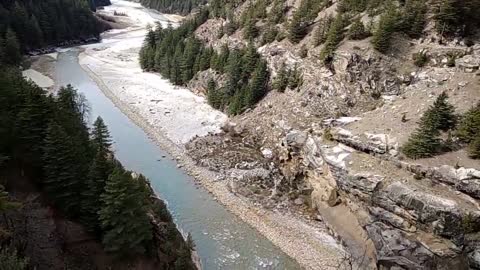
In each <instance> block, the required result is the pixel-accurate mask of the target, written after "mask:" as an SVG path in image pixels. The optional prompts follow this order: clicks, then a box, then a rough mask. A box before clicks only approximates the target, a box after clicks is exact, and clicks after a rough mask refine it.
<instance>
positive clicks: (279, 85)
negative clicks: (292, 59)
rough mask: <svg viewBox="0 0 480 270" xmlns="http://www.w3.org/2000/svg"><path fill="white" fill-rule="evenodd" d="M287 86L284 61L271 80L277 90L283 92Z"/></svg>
mask: <svg viewBox="0 0 480 270" xmlns="http://www.w3.org/2000/svg"><path fill="white" fill-rule="evenodd" d="M287 86H288V73H287V69H286V67H285V63H283V64H282V67H281V68H280V70H279V71H278V74H277V77H275V81H274V82H273V88H274V89H275V90H277V91H278V92H281V93H283V92H285V89H286V88H287Z"/></svg>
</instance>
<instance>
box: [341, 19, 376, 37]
mask: <svg viewBox="0 0 480 270" xmlns="http://www.w3.org/2000/svg"><path fill="white" fill-rule="evenodd" d="M369 34H370V33H368V32H367V30H366V29H365V25H364V24H363V22H362V21H361V20H360V19H356V20H355V21H354V22H353V24H352V25H351V26H350V29H348V34H347V37H348V39H350V40H361V39H364V38H367V37H368V36H369Z"/></svg>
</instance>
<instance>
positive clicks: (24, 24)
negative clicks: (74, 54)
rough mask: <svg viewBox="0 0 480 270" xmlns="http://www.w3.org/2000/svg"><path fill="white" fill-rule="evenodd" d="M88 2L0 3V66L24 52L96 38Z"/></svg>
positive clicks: (15, 60)
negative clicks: (67, 41)
mask: <svg viewBox="0 0 480 270" xmlns="http://www.w3.org/2000/svg"><path fill="white" fill-rule="evenodd" d="M99 33H100V25H99V23H98V21H97V20H96V18H95V17H94V15H93V14H92V12H91V11H90V6H89V1H88V0H44V1H31V0H7V1H2V2H1V3H0V63H2V62H5V63H7V64H18V63H19V62H20V61H21V55H22V53H23V52H25V51H28V50H32V49H37V48H41V47H44V46H47V45H55V44H58V43H60V42H62V41H66V40H72V39H82V38H83V39H86V38H90V37H98V36H99Z"/></svg>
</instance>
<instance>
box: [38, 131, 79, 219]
mask: <svg viewBox="0 0 480 270" xmlns="http://www.w3.org/2000/svg"><path fill="white" fill-rule="evenodd" d="M72 144H73V143H72V138H70V137H69V136H68V135H67V134H66V132H65V131H64V130H63V129H62V127H60V125H58V124H57V123H55V122H51V123H50V124H49V125H48V128H47V134H46V137H45V141H44V154H43V164H44V170H45V180H44V182H45V190H46V191H47V194H48V196H49V198H51V199H52V200H53V201H54V203H55V205H56V206H57V207H58V208H60V209H61V210H62V211H63V212H64V213H65V214H67V215H69V216H71V217H77V216H78V214H79V211H80V209H81V202H82V199H81V198H79V193H80V191H81V190H82V186H83V179H82V175H81V174H79V164H78V162H77V159H76V156H75V155H76V153H75V151H73V150H72V149H74V147H73V145H72Z"/></svg>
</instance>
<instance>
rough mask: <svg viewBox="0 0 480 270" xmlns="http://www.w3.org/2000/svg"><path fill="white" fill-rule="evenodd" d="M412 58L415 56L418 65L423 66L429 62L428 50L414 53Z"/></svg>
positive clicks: (414, 61) (414, 59)
mask: <svg viewBox="0 0 480 270" xmlns="http://www.w3.org/2000/svg"><path fill="white" fill-rule="evenodd" d="M412 58H413V63H414V64H415V66H417V67H423V66H425V64H426V63H427V62H428V55H427V52H425V51H421V52H418V53H414V54H413V56H412Z"/></svg>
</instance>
